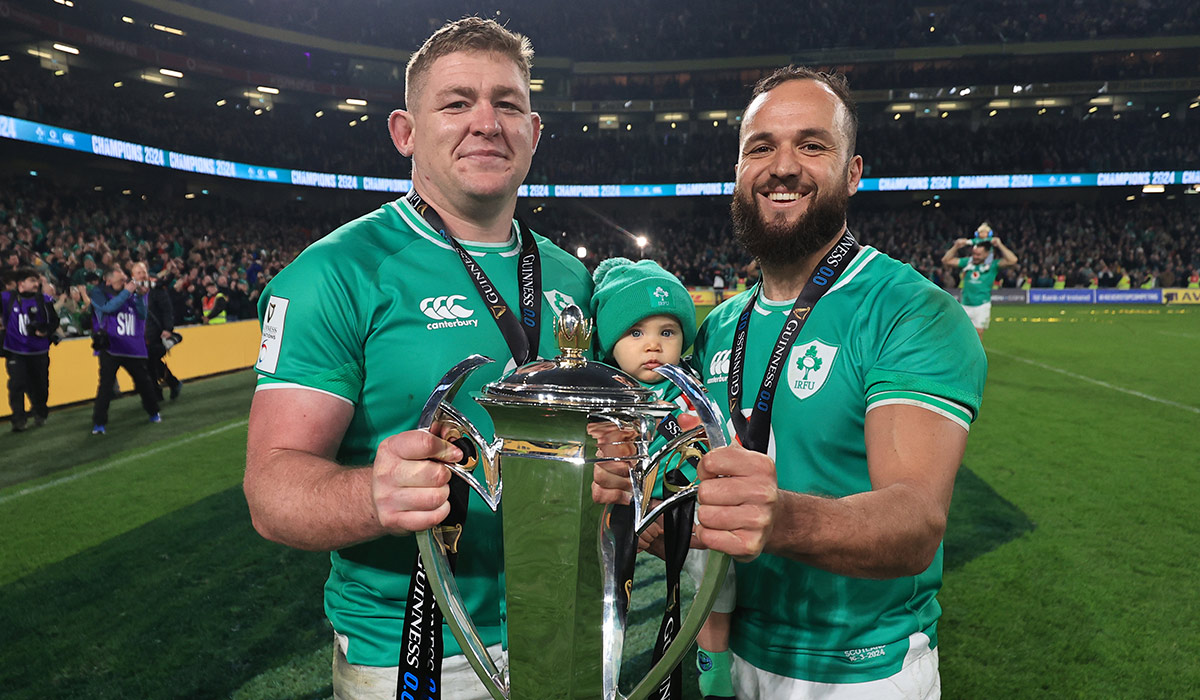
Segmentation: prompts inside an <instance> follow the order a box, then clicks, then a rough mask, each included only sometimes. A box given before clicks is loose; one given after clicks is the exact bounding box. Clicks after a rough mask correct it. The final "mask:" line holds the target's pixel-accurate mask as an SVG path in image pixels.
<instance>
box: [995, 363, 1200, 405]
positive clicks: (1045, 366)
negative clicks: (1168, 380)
mask: <svg viewBox="0 0 1200 700" xmlns="http://www.w3.org/2000/svg"><path fill="white" fill-rule="evenodd" d="M988 352H989V353H993V354H996V355H1000V356H1001V357H1007V358H1009V359H1011V360H1016V361H1017V362H1024V363H1025V364H1027V365H1033V366H1034V367H1041V368H1042V369H1045V370H1049V371H1051V372H1057V373H1059V374H1063V375H1066V376H1068V377H1071V378H1072V379H1078V380H1080V381H1084V382H1089V383H1091V384H1095V385H1096V386H1102V387H1104V388H1105V389H1112V390H1113V391H1119V392H1121V393H1123V394H1129V395H1130V396H1136V397H1138V398H1140V399H1146V400H1147V401H1154V402H1155V403H1161V404H1164V405H1167V406H1171V407H1173V408H1180V409H1183V410H1185V411H1190V412H1192V413H1200V408H1196V407H1195V406H1188V405H1187V404H1182V403H1177V402H1175V401H1171V400H1169V399H1160V398H1159V397H1157V396H1151V395H1150V394H1143V393H1142V392H1140V391H1134V390H1133V389H1126V388H1125V387H1123V386H1117V385H1116V384H1109V383H1108V382H1105V381H1101V380H1099V379H1092V378H1091V377H1087V376H1084V375H1082V374H1076V373H1074V372H1070V371H1068V370H1065V369H1060V368H1058V367H1054V366H1053V365H1048V364H1045V363H1043V362H1038V361H1037V360H1030V359H1028V358H1024V357H1020V356H1018V355H1011V354H1009V353H1007V352H1001V351H999V350H988Z"/></svg>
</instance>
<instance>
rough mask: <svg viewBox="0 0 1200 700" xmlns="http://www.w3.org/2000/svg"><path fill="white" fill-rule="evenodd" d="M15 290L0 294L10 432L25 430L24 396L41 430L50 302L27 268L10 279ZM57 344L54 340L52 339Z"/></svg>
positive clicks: (51, 326)
mask: <svg viewBox="0 0 1200 700" xmlns="http://www.w3.org/2000/svg"><path fill="white" fill-rule="evenodd" d="M13 276H14V277H15V278H16V289H15V290H13V291H6V292H0V306H3V309H4V312H3V314H2V315H0V328H3V331H4V357H5V362H4V366H5V368H6V369H7V370H8V405H9V408H11V409H12V430H13V432H14V433H19V432H21V431H23V430H25V427H26V423H27V420H28V416H27V415H26V413H25V396H26V395H28V396H29V403H30V404H31V406H32V409H33V424H34V425H35V426H41V425H42V424H44V423H45V422H46V418H47V417H48V416H49V415H50V409H49V407H48V406H47V398H48V396H49V394H50V342H51V337H52V336H53V335H54V331H55V329H57V328H58V312H56V311H55V310H54V299H53V298H52V297H51V296H50V295H48V294H45V293H44V292H43V291H42V280H41V277H40V276H39V275H38V273H37V271H36V270H34V269H33V268H31V267H19V268H17V270H16V272H15V273H14V275H13ZM55 342H57V339H55Z"/></svg>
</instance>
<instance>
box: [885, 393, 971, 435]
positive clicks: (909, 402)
mask: <svg viewBox="0 0 1200 700" xmlns="http://www.w3.org/2000/svg"><path fill="white" fill-rule="evenodd" d="M897 404H899V405H903V406H916V407H917V408H923V409H925V410H927V411H932V412H934V413H936V414H938V415H939V416H941V417H943V418H948V419H949V420H950V421H952V422H953V423H954V424H955V425H957V426H958V427H960V428H962V429H963V430H965V431H967V432H970V431H971V426H970V424H969V423H967V422H966V421H965V420H963V419H962V416H959V415H957V414H954V413H951V412H950V411H946V410H943V409H941V408H938V407H936V406H931V405H929V404H927V403H924V402H921V401H916V400H913V399H884V400H883V401H877V402H875V403H873V404H871V405H870V406H867V413H870V412H871V409H874V408H879V407H880V406H894V405H897Z"/></svg>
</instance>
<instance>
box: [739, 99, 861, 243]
mask: <svg viewBox="0 0 1200 700" xmlns="http://www.w3.org/2000/svg"><path fill="white" fill-rule="evenodd" d="M845 109H846V108H845V106H844V105H843V104H842V103H841V101H840V100H839V99H838V98H837V96H836V95H835V94H834V93H833V91H832V90H830V89H829V88H828V87H826V86H825V85H823V84H821V83H819V82H816V81H813V80H790V81H788V82H785V83H782V84H780V85H778V86H776V87H775V88H773V89H771V90H770V91H768V92H765V93H763V94H761V95H759V96H758V97H756V98H755V99H754V101H752V102H751V103H750V106H749V108H748V109H747V110H746V114H745V117H744V119H743V121H742V132H741V141H740V151H739V154H738V164H737V182H736V186H735V190H734V201H733V205H732V213H733V219H734V228H735V231H736V233H737V235H738V239H739V241H741V243H742V244H743V245H744V246H745V247H746V249H747V251H748V252H750V253H751V254H752V255H754V256H755V257H756V258H758V259H759V260H760V261H761V262H764V263H766V264H768V265H771V264H776V265H789V264H794V263H797V262H799V261H800V260H801V259H803V258H804V257H807V256H808V255H811V254H812V253H814V252H816V251H818V250H820V249H821V247H823V246H824V245H825V244H826V243H828V242H829V241H830V240H831V239H832V238H833V237H834V236H836V235H837V234H838V233H840V232H841V230H842V228H843V227H844V226H845V224H846V204H847V200H848V198H849V197H850V196H851V195H853V194H854V193H855V192H856V191H857V190H858V183H859V179H860V178H861V177H862V158H861V157H859V156H856V155H853V154H852V153H851V152H850V151H851V148H852V146H851V138H850V134H848V133H846V132H847V128H848V127H847V121H848V120H847V118H846V112H845Z"/></svg>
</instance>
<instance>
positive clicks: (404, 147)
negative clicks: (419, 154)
mask: <svg viewBox="0 0 1200 700" xmlns="http://www.w3.org/2000/svg"><path fill="white" fill-rule="evenodd" d="M388 133H389V134H391V136H392V143H393V144H394V145H395V146H396V150H397V151H400V155H402V156H404V157H405V158H412V154H413V140H414V134H415V133H416V128H415V126H414V125H413V117H412V114H409V113H408V112H406V111H404V110H403V109H397V110H395V111H394V112H392V113H391V114H389V115H388Z"/></svg>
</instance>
